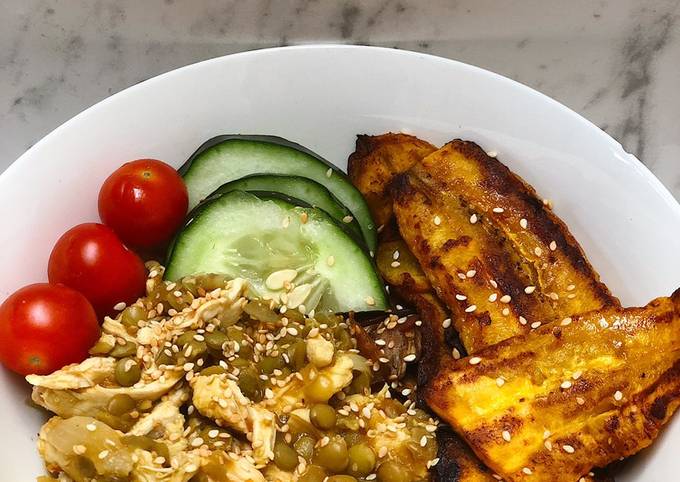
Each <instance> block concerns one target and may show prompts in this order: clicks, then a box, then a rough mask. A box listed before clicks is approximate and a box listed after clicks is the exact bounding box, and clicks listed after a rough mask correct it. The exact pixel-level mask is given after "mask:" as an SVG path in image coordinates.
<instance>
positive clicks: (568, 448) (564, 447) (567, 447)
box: [562, 445, 575, 454]
mask: <svg viewBox="0 0 680 482" xmlns="http://www.w3.org/2000/svg"><path fill="white" fill-rule="evenodd" d="M562 450H564V451H565V452H566V453H568V454H573V453H574V452H575V450H574V447H572V446H571V445H562Z"/></svg>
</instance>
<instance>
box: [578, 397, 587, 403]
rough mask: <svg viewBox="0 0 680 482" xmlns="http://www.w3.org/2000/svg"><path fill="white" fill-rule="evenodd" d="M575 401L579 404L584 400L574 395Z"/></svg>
mask: <svg viewBox="0 0 680 482" xmlns="http://www.w3.org/2000/svg"><path fill="white" fill-rule="evenodd" d="M576 403H578V404H579V405H583V404H584V403H586V401H585V400H584V399H583V398H581V397H576Z"/></svg>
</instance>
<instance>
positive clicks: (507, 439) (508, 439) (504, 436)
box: [502, 430, 512, 442]
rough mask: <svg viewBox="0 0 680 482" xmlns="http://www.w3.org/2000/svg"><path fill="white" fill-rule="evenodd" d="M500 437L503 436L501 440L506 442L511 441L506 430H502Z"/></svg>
mask: <svg viewBox="0 0 680 482" xmlns="http://www.w3.org/2000/svg"><path fill="white" fill-rule="evenodd" d="M502 436H503V440H505V441H506V442H509V441H510V440H511V439H512V436H511V435H510V432H508V431H507V430H503V434H502Z"/></svg>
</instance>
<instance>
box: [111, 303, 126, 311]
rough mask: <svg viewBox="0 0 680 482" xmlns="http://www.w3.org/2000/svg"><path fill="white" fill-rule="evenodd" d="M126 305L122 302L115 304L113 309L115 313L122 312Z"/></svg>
mask: <svg viewBox="0 0 680 482" xmlns="http://www.w3.org/2000/svg"><path fill="white" fill-rule="evenodd" d="M126 306H127V305H126V304H125V303H124V302H122V301H121V302H120V303H116V305H115V306H114V307H113V309H114V310H116V311H123V310H124V309H125V307H126Z"/></svg>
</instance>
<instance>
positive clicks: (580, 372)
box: [571, 370, 583, 380]
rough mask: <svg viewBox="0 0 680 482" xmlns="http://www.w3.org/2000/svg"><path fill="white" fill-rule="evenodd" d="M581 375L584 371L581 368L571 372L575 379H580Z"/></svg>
mask: <svg viewBox="0 0 680 482" xmlns="http://www.w3.org/2000/svg"><path fill="white" fill-rule="evenodd" d="M581 375H583V372H582V371H581V370H576V371H575V372H574V373H572V374H571V378H573V379H574V380H578V379H579V378H581Z"/></svg>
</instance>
